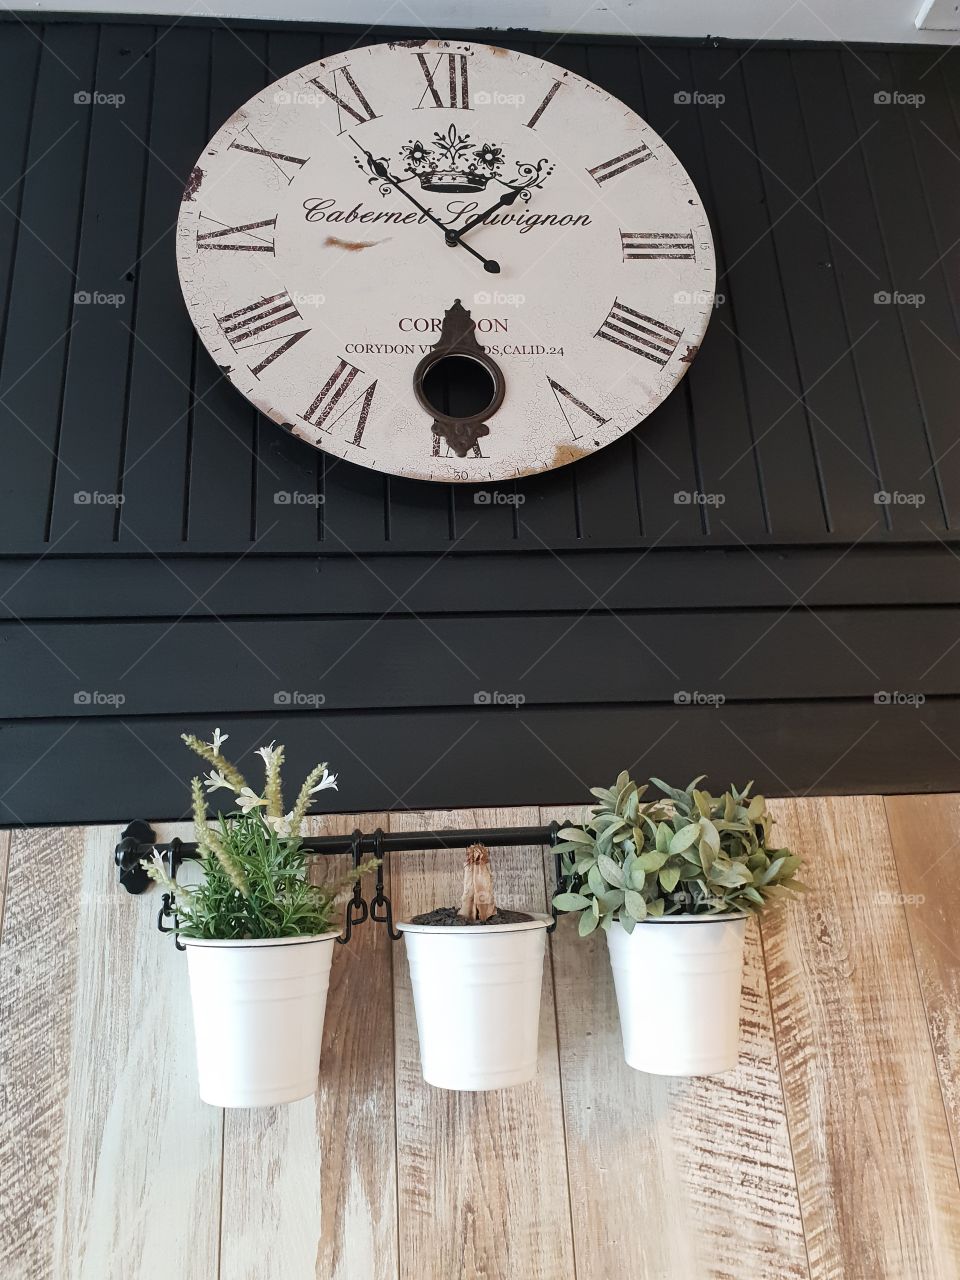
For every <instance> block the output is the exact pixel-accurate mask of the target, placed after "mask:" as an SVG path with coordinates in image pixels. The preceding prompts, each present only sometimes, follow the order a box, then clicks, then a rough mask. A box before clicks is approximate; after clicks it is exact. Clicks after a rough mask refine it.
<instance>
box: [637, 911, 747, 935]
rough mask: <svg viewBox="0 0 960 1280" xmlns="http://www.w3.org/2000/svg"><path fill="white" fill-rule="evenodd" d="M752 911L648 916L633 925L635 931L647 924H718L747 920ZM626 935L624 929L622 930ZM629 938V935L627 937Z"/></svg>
mask: <svg viewBox="0 0 960 1280" xmlns="http://www.w3.org/2000/svg"><path fill="white" fill-rule="evenodd" d="M751 915H753V912H752V911H724V912H720V913H717V914H716V915H713V914H709V913H707V912H702V913H701V914H699V915H691V914H690V913H683V912H681V913H678V914H677V915H675V916H648V917H647V918H646V920H637V921H636V923H635V924H634V928H635V929H642V928H643V927H644V926H645V925H648V924H720V923H722V922H723V921H725V920H749V919H750V917H751ZM615 923H616V924H618V925H620V928H621V929H623V925H621V924H620V921H619V920H616V921H615ZM623 932H624V933H626V932H627V931H626V929H623ZM627 936H628V937H629V934H628V935H627Z"/></svg>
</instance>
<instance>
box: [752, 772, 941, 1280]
mask: <svg viewBox="0 0 960 1280" xmlns="http://www.w3.org/2000/svg"><path fill="white" fill-rule="evenodd" d="M771 808H772V809H773V812H774V813H775V815H776V817H777V819H778V822H779V824H780V825H779V827H778V830H777V834H778V837H779V840H780V842H781V843H782V844H785V845H787V846H789V847H790V848H792V849H793V850H795V851H796V852H797V853H799V854H800V855H801V856H802V857H803V858H804V859H805V861H806V864H807V865H806V871H805V875H804V879H805V880H806V881H807V882H809V883H810V884H811V885H813V886H815V888H814V891H813V892H812V893H811V894H810V895H809V896H808V897H807V898H806V900H805V901H804V902H802V903H799V904H795V905H792V906H790V907H789V908H787V909H786V910H784V911H781V912H774V913H773V914H772V915H771V916H770V917H769V919H768V920H767V921H766V922H765V923H764V926H763V940H764V948H765V954H766V962H767V971H768V975H769V980H770V990H771V999H772V1005H773V1012H774V1026H775V1029H776V1034H777V1043H778V1046H779V1052H780V1064H781V1070H782V1072H783V1079H784V1088H785V1097H786V1104H787V1119H788V1123H789V1125H790V1134H791V1140H792V1144H793V1154H794V1161H795V1166H796V1170H797V1181H798V1186H799V1191H800V1206H801V1211H802V1213H803V1221H804V1228H805V1236H806V1243H807V1251H808V1255H809V1259H810V1274H811V1277H812V1278H813V1280H826V1278H827V1277H830V1278H832V1277H843V1278H844V1280H854V1278H856V1280H860V1278H861V1277H862V1280H875V1277H877V1276H883V1277H885V1280H916V1278H917V1277H920V1276H922V1277H923V1278H924V1280H948V1278H952V1277H955V1276H956V1275H957V1274H958V1273H960V1214H958V1212H957V1204H958V1192H960V1187H958V1179H957V1167H956V1165H955V1163H954V1160H953V1155H952V1152H951V1147H950V1138H949V1133H948V1130H947V1123H946V1118H945V1115H944V1108H943V1099H942V1097H941V1095H940V1089H939V1087H938V1084H937V1074H936V1064H935V1062H934V1058H933V1052H932V1050H931V1046H930V1037H929V1034H928V1031H927V1025H926V1021H925V1018H924V1009H923V1002H922V999H921V993H920V985H919V982H918V979H917V971H916V968H915V965H914V960H913V952H912V948H911V944H910V935H909V931H908V928H907V922H906V919H905V915H904V910H903V907H902V906H901V905H900V903H899V901H898V899H897V895H898V893H899V884H898V881H897V873H896V865H895V863H894V858H893V852H892V850H891V847H890V839H889V835H888V831H887V825H886V820H885V815H884V808H883V801H882V800H881V799H880V798H879V797H859V798H858V799H856V800H852V799H851V800H847V799H825V800H809V799H800V800H785V801H777V802H773V803H772V804H771Z"/></svg>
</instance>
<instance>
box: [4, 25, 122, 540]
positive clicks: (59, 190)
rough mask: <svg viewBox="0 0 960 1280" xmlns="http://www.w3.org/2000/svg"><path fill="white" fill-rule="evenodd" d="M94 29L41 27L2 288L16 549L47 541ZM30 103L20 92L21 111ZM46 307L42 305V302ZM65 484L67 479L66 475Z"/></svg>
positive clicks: (9, 532)
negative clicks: (12, 244) (12, 253)
mask: <svg viewBox="0 0 960 1280" xmlns="http://www.w3.org/2000/svg"><path fill="white" fill-rule="evenodd" d="M97 45H98V32H97V29H96V28H95V27H93V26H80V25H77V26H74V25H63V26H59V25H55V26H51V27H49V28H48V29H47V30H46V33H45V36H44V41H43V52H42V53H41V56H40V70H39V76H38V79H37V82H36V92H35V95H34V98H33V103H32V106H30V107H29V110H30V111H31V123H30V147H29V151H28V155H27V167H26V169H25V171H24V177H23V192H22V201H21V205H20V214H19V217H20V222H19V228H20V230H19V235H18V239H17V249H16V257H15V261H14V263H13V270H12V271H11V272H10V276H9V278H8V280H7V282H6V288H7V290H8V291H9V292H8V299H7V306H8V308H9V312H8V323H7V329H6V334H5V342H4V350H3V370H2V387H0V390H2V399H0V440H2V442H3V467H2V468H0V537H2V545H3V547H4V548H5V549H7V550H12V549H14V548H16V547H17V546H21V545H24V544H32V545H34V546H35V545H37V544H38V543H40V542H41V541H42V540H43V539H44V538H45V537H46V528H47V517H48V513H49V510H50V501H51V497H52V492H53V483H54V479H55V477H56V474H57V458H56V452H57V443H58V439H59V433H60V414H61V410H62V395H63V375H64V366H65V363H66V360H67V356H68V354H69V350H70V325H71V322H72V320H73V318H74V292H75V290H76V267H77V255H78V251H79V235H80V217H79V212H80V210H81V208H82V204H83V200H82V191H83V183H84V173H85V170H86V164H87V148H88V145H89V139H90V129H91V125H92V122H93V118H94V116H93V113H94V111H96V110H110V108H108V107H99V108H98V107H94V106H92V105H89V104H86V105H85V104H84V103H83V102H82V101H81V102H77V101H76V100H75V98H74V95H75V94H78V93H80V94H82V93H89V92H90V91H91V90H92V88H93V83H94V68H95V66H96V55H97ZM28 102H29V99H28V97H27V95H26V94H25V95H24V101H23V105H22V106H21V107H20V108H18V110H24V109H27V106H28ZM41 300H42V302H41ZM65 479H66V480H67V481H69V480H70V479H71V477H70V476H69V473H68V475H67V476H66V477H65Z"/></svg>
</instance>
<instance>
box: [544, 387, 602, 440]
mask: <svg viewBox="0 0 960 1280" xmlns="http://www.w3.org/2000/svg"><path fill="white" fill-rule="evenodd" d="M547 381H548V382H549V383H550V390H551V391H552V392H553V394H554V398H555V399H556V402H557V405H558V406H559V409H560V412H561V413H562V414H563V417H564V421H565V422H566V424H567V426H568V427H569V428H570V434H571V435H572V436H573V438H574V440H579V439H580V436H581V435H582V434H583V433H582V432H578V431H576V430H575V428H574V424H573V423H572V422H571V421H570V416H569V414H568V412H567V409H566V408H565V407H564V403H563V401H564V400H566V402H567V404H568V405H569V406H570V407H571V408H573V409H577V410H579V412H580V413H581V414H586V415H587V417H589V418H592V419H593V421H594V422H595V423H596V424H597V426H598V427H602V426H603V425H604V424H605V423H607V422H609V421H610V419H609V418H604V417H602V416H601V415H600V414H599V413H597V411H596V409H591V408H590V406H589V405H588V404H584V403H583V401H582V400H578V399H577V397H576V396H575V395H573V394H572V393H571V392H569V391H568V390H567V388H566V387H561V385H560V383H559V382H554V380H553V378H551V377H550V375H549V374H547ZM561 396H563V400H561V399H560V397H561Z"/></svg>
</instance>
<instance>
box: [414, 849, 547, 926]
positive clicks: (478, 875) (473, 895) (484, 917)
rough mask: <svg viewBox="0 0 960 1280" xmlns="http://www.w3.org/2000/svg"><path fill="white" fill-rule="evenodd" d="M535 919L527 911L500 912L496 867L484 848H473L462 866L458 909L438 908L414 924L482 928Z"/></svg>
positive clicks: (418, 917)
mask: <svg viewBox="0 0 960 1280" xmlns="http://www.w3.org/2000/svg"><path fill="white" fill-rule="evenodd" d="M532 919H533V917H532V916H530V915H527V913H526V912H525V911H507V910H506V909H505V908H502V907H500V908H498V907H497V904H496V899H495V897H494V894H493V867H492V866H491V865H490V850H489V849H488V848H487V846H486V845H485V844H472V845H470V847H469V849H467V854H466V858H465V859H464V863H463V897H462V898H461V899H460V905H459V907H437V908H436V910H434V911H425V912H423V914H422V915H419V916H414V917H413V919H412V920H411V921H410V923H411V924H430V925H440V926H443V925H447V926H450V925H471V924H476V925H483V924H524V923H526V922H527V921H528V920H532Z"/></svg>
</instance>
